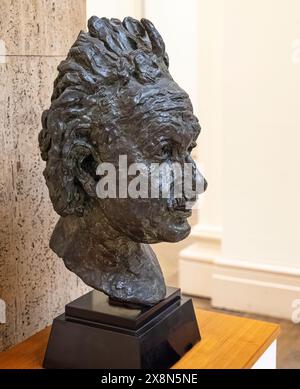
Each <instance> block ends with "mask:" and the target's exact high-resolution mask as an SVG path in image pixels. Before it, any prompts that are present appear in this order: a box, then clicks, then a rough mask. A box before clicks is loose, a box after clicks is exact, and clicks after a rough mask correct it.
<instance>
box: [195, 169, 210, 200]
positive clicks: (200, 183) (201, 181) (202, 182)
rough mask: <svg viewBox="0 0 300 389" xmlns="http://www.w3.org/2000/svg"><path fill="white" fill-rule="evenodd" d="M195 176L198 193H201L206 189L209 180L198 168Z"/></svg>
mask: <svg viewBox="0 0 300 389" xmlns="http://www.w3.org/2000/svg"><path fill="white" fill-rule="evenodd" d="M194 178H195V184H196V185H195V186H196V191H197V194H198V195H200V194H201V193H203V192H205V191H206V188H207V181H206V179H205V178H204V177H203V175H202V174H201V173H200V172H199V170H198V169H197V170H196V174H195V177H194Z"/></svg>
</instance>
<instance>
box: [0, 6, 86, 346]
mask: <svg viewBox="0 0 300 389" xmlns="http://www.w3.org/2000/svg"><path fill="white" fill-rule="evenodd" d="M85 24H86V8H85V0H63V1H61V0H51V1H50V0H34V1H33V0H32V1H22V0H17V1H13V0H1V2H0V40H2V41H3V42H4V44H5V47H6V56H5V57H4V56H3V55H2V57H1V60H0V299H1V300H3V301H4V302H5V303H6V323H5V324H3V323H2V324H1V323H0V350H4V349H6V348H7V347H9V346H11V345H13V344H15V343H18V342H20V341H21V340H22V339H24V338H27V337H29V336H30V335H32V334H33V333H35V332H37V331H38V330H40V329H42V328H43V327H45V326H46V325H48V324H49V323H51V321H52V318H53V317H54V316H56V315H57V314H59V313H61V312H62V311H63V309H64V305H65V304H66V303H67V302H69V301H70V300H71V299H74V298H76V297H77V296H79V295H81V294H83V293H84V292H86V290H87V287H86V286H84V284H83V283H82V282H81V281H80V280H79V279H78V278H77V277H76V276H75V275H74V274H72V273H71V272H69V271H68V270H66V269H65V267H64V265H63V262H62V260H61V259H59V258H57V257H56V256H55V255H54V254H53V253H52V252H51V250H50V249H49V247H48V242H49V237H50V234H51V232H52V229H53V225H54V224H55V222H56V220H57V215H56V214H55V213H54V212H53V210H52V205H51V203H50V201H49V198H48V190H47V188H46V185H45V183H44V179H43V176H42V171H43V168H44V162H43V161H42V160H41V158H40V154H39V150H38V140H37V137H38V133H39V131H40V128H41V124H40V117H41V113H42V111H43V109H45V108H47V107H48V106H49V101H50V96H51V92H52V83H53V80H54V78H55V75H56V67H57V65H58V63H59V62H60V61H61V60H62V59H63V58H65V56H66V54H67V51H68V48H69V47H70V45H71V44H72V43H73V42H74V40H75V38H76V36H77V34H78V32H79V30H80V29H84V28H85ZM1 54H4V53H3V51H2V52H0V56H1ZM2 305H3V304H2Z"/></svg>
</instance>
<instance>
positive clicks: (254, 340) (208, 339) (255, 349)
mask: <svg viewBox="0 0 300 389" xmlns="http://www.w3.org/2000/svg"><path fill="white" fill-rule="evenodd" d="M196 316H197V321H198V324H199V327H200V332H201V336H202V340H201V341H200V342H199V343H198V344H196V345H195V346H194V347H193V348H192V349H191V350H190V351H189V352H187V354H185V355H184V356H183V357H182V358H181V359H180V361H178V362H177V363H176V364H175V365H174V366H173V368H177V369H243V368H251V367H252V366H253V365H254V363H255V362H256V361H257V360H258V359H259V357H260V356H261V355H262V354H263V353H264V352H265V351H266V349H267V348H268V347H269V346H270V344H271V343H272V342H273V341H274V340H275V339H276V338H277V336H278V334H279V331H280V327H279V325H278V324H273V323H269V322H264V321H258V320H252V319H248V318H244V317H237V316H233V315H225V314H221V313H214V312H208V311H202V310H199V309H196ZM50 329H51V327H47V328H45V329H44V330H42V331H40V332H38V333H37V334H35V335H33V336H32V337H31V338H29V339H27V340H25V341H24V342H22V343H19V344H18V345H16V346H14V347H12V348H11V349H10V350H8V351H5V352H1V353H0V369H41V368H42V361H43V357H44V353H45V350H46V346H47V342H48V337H49V334H50Z"/></svg>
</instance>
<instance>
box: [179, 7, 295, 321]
mask: <svg viewBox="0 0 300 389" xmlns="http://www.w3.org/2000/svg"><path fill="white" fill-rule="evenodd" d="M210 4H211V5H210V6H208V3H207V2H205V3H203V5H204V6H205V7H206V17H207V18H208V19H207V21H206V24H204V25H203V34H204V35H205V36H206V37H207V38H206V39H207V40H206V46H202V49H203V50H204V51H202V53H203V55H207V54H208V53H211V52H214V53H215V57H211V59H212V63H211V64H210V66H209V68H207V69H206V70H207V72H208V74H209V76H208V77H209V78H212V79H215V80H216V83H215V88H213V89H212V90H213V92H214V93H213V98H211V99H209V104H210V108H208V112H212V111H209V110H214V109H216V112H217V116H218V118H219V120H216V121H215V123H216V125H217V127H218V130H217V131H216V129H215V128H211V130H212V132H214V134H215V135H216V134H217V133H219V134H223V135H222V136H221V137H220V139H219V143H221V146H220V149H221V153H220V158H219V155H216V160H215V161H214V162H212V163H213V164H218V163H220V161H221V166H222V169H221V174H220V175H219V176H215V177H221V178H222V180H221V183H220V180H218V183H217V185H219V186H218V188H219V189H220V193H221V197H222V205H221V209H222V217H221V223H222V231H223V232H222V234H221V236H220V240H221V243H222V248H221V249H218V247H219V246H218V245H216V244H211V247H208V248H207V247H206V248H205V250H203V244H204V243H205V242H204V241H205V239H202V241H201V240H199V242H198V243H196V244H194V245H193V246H191V247H188V248H187V249H186V250H184V251H183V252H182V255H181V260H180V270H181V278H180V279H181V283H182V288H183V290H184V291H185V292H187V293H191V294H196V295H205V296H208V297H211V298H212V303H213V305H214V306H218V307H225V308H230V309H236V310H241V311H250V312H257V313H262V314H269V315H272V316H279V317H286V318H291V315H292V304H293V301H294V300H295V299H297V298H299V296H300V246H299V234H300V205H299V198H300V174H299V167H300V153H299V151H298V145H299V143H300V132H299V129H300V110H299V102H300V41H299V39H300V2H299V1H297V0H288V1H285V0H263V1H261V0H243V1H240V0H226V1H224V0H214V1H213V2H212V3H210ZM212 7H215V11H214V12H212V13H211V12H208V8H210V9H211V11H212ZM203 9H204V8H203ZM216 19H219V21H220V23H218V25H219V29H218V28H217V27H216V25H215V21H216ZM211 37H215V38H216V39H213V40H211ZM207 65H208V63H207ZM203 85H205V88H206V91H207V90H209V88H207V84H203ZM212 123H213V121H212V120H211V121H210V124H212ZM218 131H219V132H218ZM215 141H216V142H217V140H215ZM209 150H210V151H211V149H209ZM210 161H211V160H210ZM210 169H213V167H212V166H210ZM208 178H209V177H208ZM210 220H212V218H211V219H210ZM204 247H205V246H204Z"/></svg>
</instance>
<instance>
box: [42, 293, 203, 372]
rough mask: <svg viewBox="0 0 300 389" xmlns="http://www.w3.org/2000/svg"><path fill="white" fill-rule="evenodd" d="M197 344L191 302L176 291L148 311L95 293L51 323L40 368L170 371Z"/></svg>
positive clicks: (82, 299)
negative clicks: (164, 369)
mask: <svg viewBox="0 0 300 389" xmlns="http://www.w3.org/2000/svg"><path fill="white" fill-rule="evenodd" d="M199 340H200V333H199V330H198V325H197V322H196V317H195V313H194V308H193V304H192V300H191V299H190V298H186V297H182V296H181V293H180V289H178V288H171V287H168V288H167V294H166V297H165V299H164V300H162V301H161V302H159V303H158V304H156V305H154V306H152V307H140V306H134V305H131V306H128V305H123V304H121V303H120V302H118V301H113V300H110V299H109V298H108V297H107V296H106V295H104V294H103V293H101V292H98V291H95V290H94V291H91V292H89V293H87V294H86V295H84V296H82V297H80V298H78V299H77V300H74V301H73V302H71V303H70V304H68V305H66V308H65V313H64V314H63V315H60V316H58V317H57V318H55V319H54V321H53V326H52V329H51V334H50V338H49V341H48V346H47V350H46V354H45V358H44V363H43V366H44V367H45V368H50V369H80V368H87V369H122V368H123V369H124V368H133V369H134V368H144V369H145V368H146V369H156V368H168V367H170V366H172V365H173V364H174V363H175V362H177V361H178V360H179V359H180V358H181V357H182V356H183V355H184V354H185V353H186V352H187V351H188V350H190V349H191V348H192V347H193V345H195V344H196V343H197V342H198V341H199Z"/></svg>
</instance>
